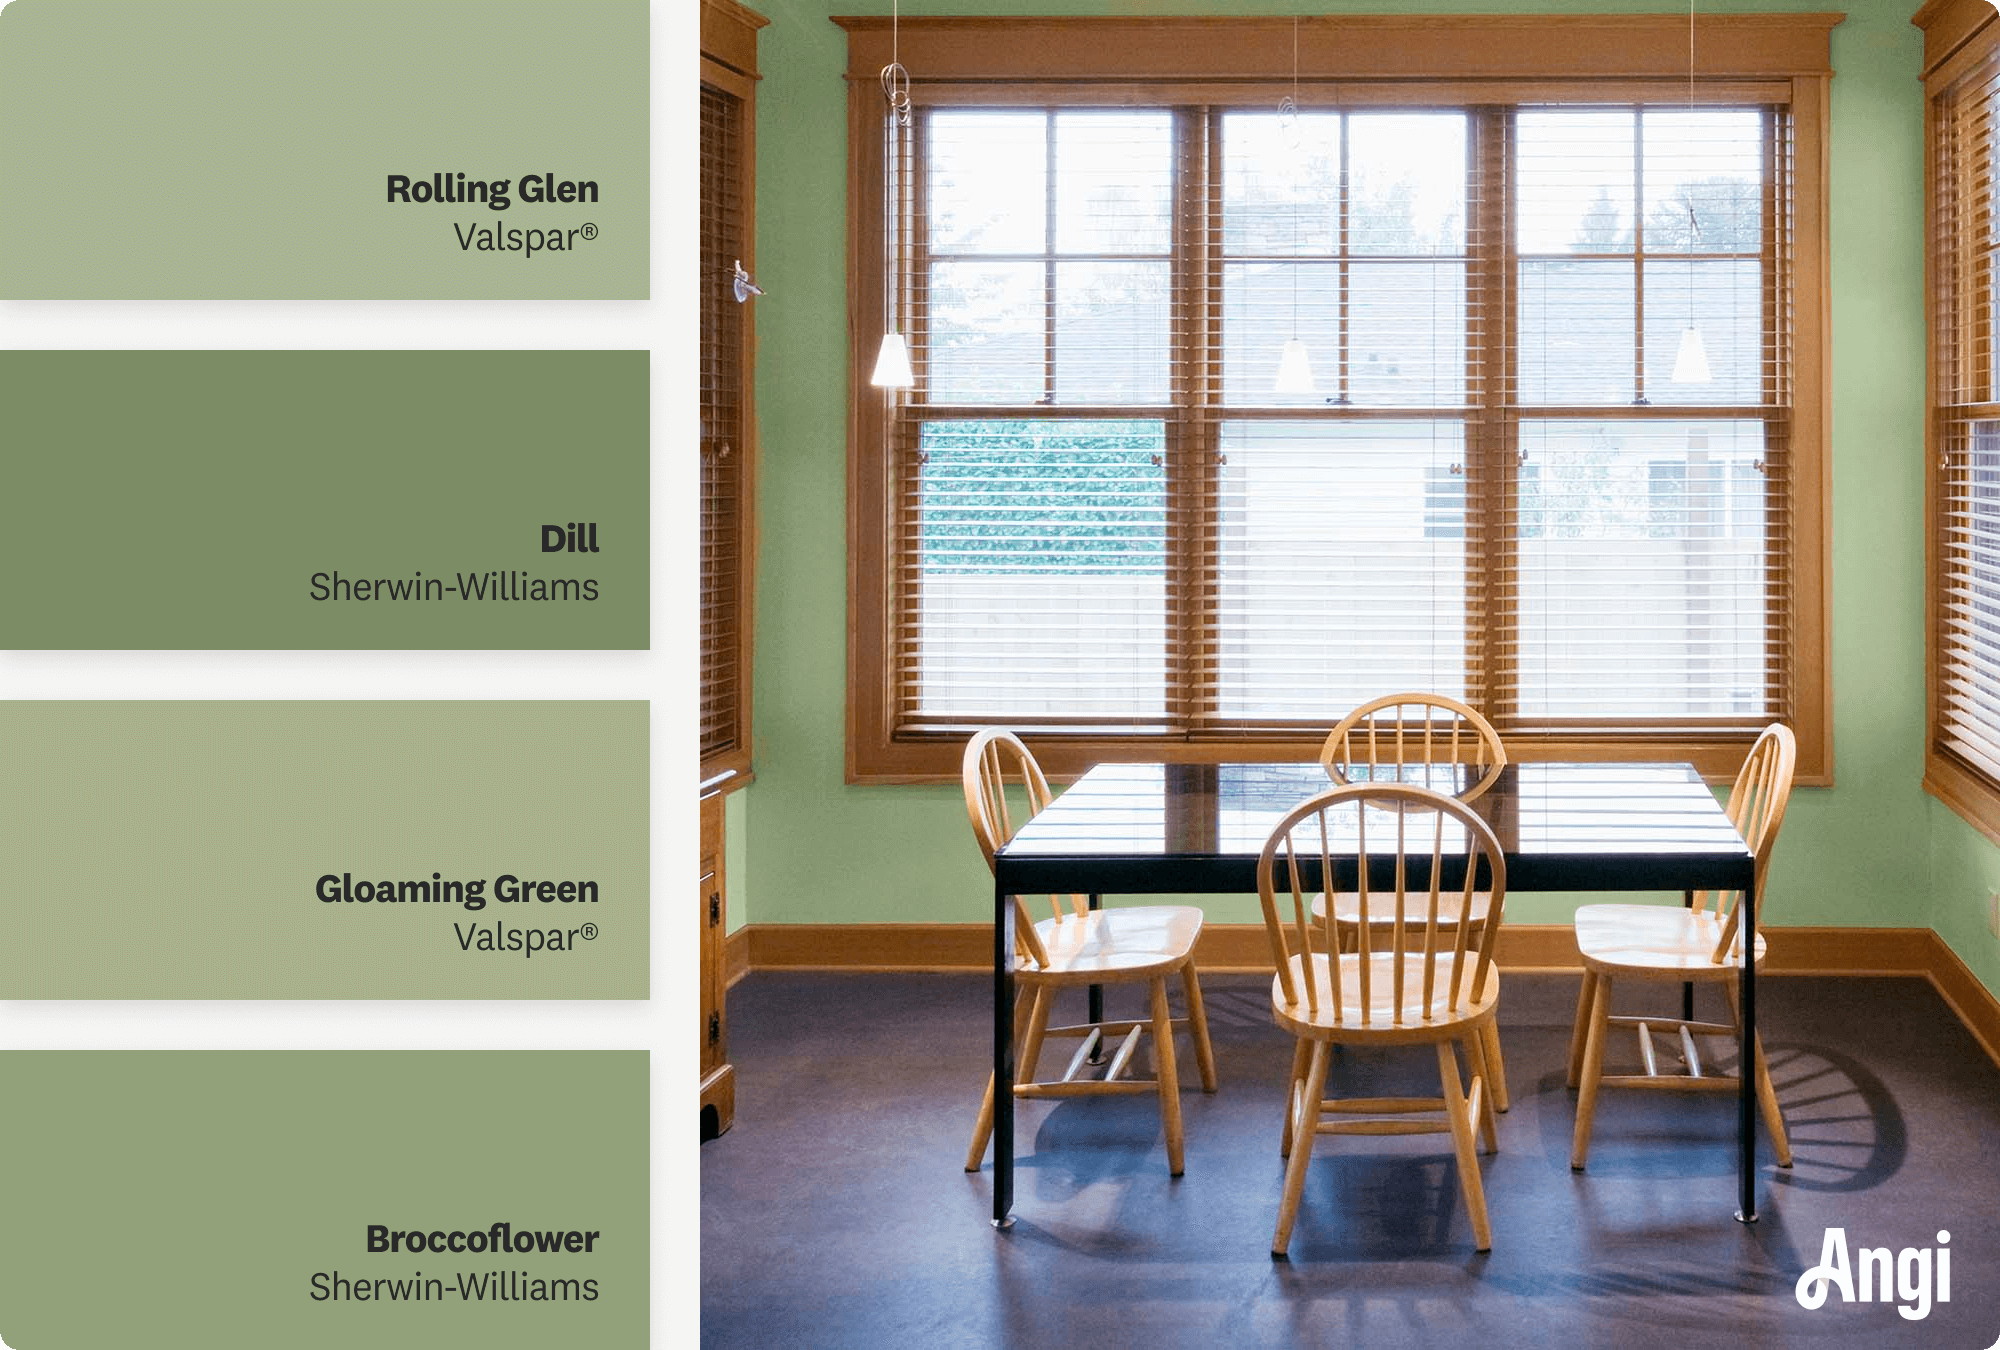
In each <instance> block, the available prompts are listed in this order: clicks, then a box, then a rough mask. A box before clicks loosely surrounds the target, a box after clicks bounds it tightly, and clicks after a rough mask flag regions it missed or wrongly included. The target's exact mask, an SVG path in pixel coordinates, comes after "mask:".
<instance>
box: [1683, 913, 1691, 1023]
mask: <svg viewBox="0 0 2000 1350" xmlns="http://www.w3.org/2000/svg"><path fill="white" fill-rule="evenodd" d="M1681 904H1682V905H1684V906H1685V907H1686V908H1688V909H1693V908H1694V892H1693V891H1682V892H1681ZM1681 1021H1683V1022H1692V1021H1694V981H1693V980H1683V981H1682V982H1681Z"/></svg>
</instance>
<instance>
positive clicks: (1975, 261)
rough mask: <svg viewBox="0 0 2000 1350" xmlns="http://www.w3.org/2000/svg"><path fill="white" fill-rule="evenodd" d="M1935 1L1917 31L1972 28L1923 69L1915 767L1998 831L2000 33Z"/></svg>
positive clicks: (1985, 17)
mask: <svg viewBox="0 0 2000 1350" xmlns="http://www.w3.org/2000/svg"><path fill="white" fill-rule="evenodd" d="M1942 9H1943V12H1942V13H1939V12H1936V7H1933V8H1932V9H1927V11H1926V14H1927V15H1929V17H1930V19H1931V21H1932V23H1933V25H1934V27H1932V28H1929V29H1927V33H1926V37H1927V39H1930V38H1933V37H1935V36H1936V33H1937V31H1938V26H1941V27H1943V28H1953V27H1957V28H1961V29H1968V28H1969V29H1970V30H1971V31H1970V37H1969V40H1966V41H1963V42H1961V43H1957V44H1955V45H1954V48H1953V53H1952V55H1951V56H1950V58H1949V59H1948V60H1946V61H1943V62H1940V63H1938V64H1937V65H1936V67H1935V68H1934V69H1933V70H1932V71H1931V72H1930V74H1929V77H1928V80H1927V93H1928V95H1929V99H1928V103H1929V107H1928V116H1927V122H1926V141H1927V151H1928V162H1929V169H1928V175H1927V177H1928V185H1929V190H1928V192H1927V199H1928V200H1927V211H1926V215H1927V217H1928V225H1929V232H1930V246H1929V248H1928V249H1927V254H1928V263H1929V285H1928V295H1927V307H1928V309H1929V312H1930V313H1929V317H1930V365H1931V388H1930V395H1929V404H1930V408H1929V413H1930V418H1929V421H1930V429H1929V438H1928V448H1929V456H1928V458H1929V464H1930V467H1929V471H1928V474H1927V477H1928V479H1929V484H1930V493H1929V507H1928V516H1929V531H1928V532H1929V554H1930V568H1929V581H1928V590H1929V604H1928V605H1927V606H1926V611H1927V624H1926V626H1927V629H1928V647H1929V668H1930V688H1929V697H1928V705H1929V709H1928V735H1927V737H1926V740H1925V774H1924V781H1925V786H1926V788H1927V789H1928V790H1929V791H1931V792H1932V793H1933V794H1935V795H1937V796H1939V797H1940V798H1941V799H1943V800H1944V801H1945V802H1946V803H1947V804H1949V805H1951V806H1952V807H1953V808H1954V809H1956V810H1958V811H1959V812H1960V814H1962V815H1964V816H1965V817H1966V819H1967V820H1969V821H1970V822H1971V823H1972V824H1973V825H1975V826H1976V827H1978V828H1980V829H1982V830H1984V831H1985V832H1986V833H1987V834H1988V835H1989V836H1992V837H1995V838H2000V402H1996V399H1995V394H1996V371H1995V354H1996V347H1997V346H2000V344H1996V341H1995V338H1996V335H1995V331H1994V316H1993V312H1992V307H1993V303H1994V299H1995V293H1994V287H1995V281H1996V262H2000V235H1996V229H2000V209H1996V208H2000V34H1996V31H1995V27H1994V25H1993V24H1992V23H1991V22H1990V20H1991V19H1992V15H1991V13H1990V12H1986V13H1980V14H1978V15H1977V16H1976V17H1975V18H1973V19H1972V20H1970V21H1966V20H1965V16H1964V15H1962V14H1954V13H1953V12H1952V9H1953V7H1951V6H1944V7H1942ZM1919 18H1920V21H1921V20H1923V19H1924V18H1925V15H1920V16H1919ZM1955 20H1956V21H1958V22H1956V23H1955V22H1954V21H1955ZM1927 46H1929V42H1928V41H1927Z"/></svg>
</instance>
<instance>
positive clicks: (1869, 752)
mask: <svg viewBox="0 0 2000 1350" xmlns="http://www.w3.org/2000/svg"><path fill="white" fill-rule="evenodd" d="M757 7H758V8H759V9H760V11H761V12H762V13H764V14H766V15H767V16H768V17H769V18H770V19H771V21H772V22H771V25H770V27H768V28H766V29H764V30H763V33H762V35H761V42H760V46H759V61H760V65H761V67H762V70H763V74H764V79H763V82H762V84H761V86H760V88H759V92H758V126H757V154H758V185H757V193H758V196H757V220H758V233H757V264H758V267H757V270H758V280H759V281H760V282H761V283H762V284H763V285H764V286H765V288H766V290H767V291H768V295H767V297H766V298H765V299H763V300H761V301H759V302H758V306H759V307H758V314H757V331H758V339H759V343H760V349H759V353H758V363H757V389H758V412H759V420H760V424H761V429H762V453H763V459H762V462H761V470H760V474H759V487H758V491H759V503H758V505H759V534H760V541H761V543H760V549H761V551H760V556H759V559H758V574H757V587H758V589H757V652H756V665H755V670H756V681H757V684H756V691H755V697H756V745H755V751H756V781H755V782H754V783H753V784H752V785H751V786H750V787H749V788H748V789H747V790H746V792H745V793H744V794H741V795H742V796H744V797H745V798H747V799H748V800H746V801H745V802H744V803H743V804H742V809H740V810H738V811H733V812H732V814H731V818H730V819H731V827H732V829H734V828H736V827H737V825H738V824H739V823H741V824H743V825H747V827H748V831H747V833H748V838H747V842H746V844H745V847H744V850H743V866H742V868H741V869H740V870H738V871H737V872H736V873H735V874H734V875H733V876H732V878H731V891H732V906H733V909H734V915H735V916H736V917H740V918H741V919H744V920H747V921H750V922H755V923H829V922H836V923H837V922H851V923H894V922H976V921H979V920H981V919H983V918H985V917H986V916H987V915H988V914H989V913H990V912H991V900H990V891H989V890H988V889H987V887H988V882H987V878H986V872H985V868H984V866H983V865H982V863H981V862H980V859H979V854H978V852H977V850H976V849H975V848H974V846H973V844H972V841H971V838H970V836H969V831H968V830H967V828H966V824H965V816H964V807H963V805H962V803H961V801H960V798H959V793H958V790H957V789H956V788H955V787H866V788H861V787H849V786H846V785H845V784H844V782H843V781H842V779H843V764H844V746H843V737H844V734H845V726H846V720H845V719H846V708H845V703H844V683H845V672H846V637H845V628H844V622H845V615H846V611H847V597H846V590H845V578H846V571H845V558H846V541H845V538H844V502H845V463H846V444H845V431H846V412H845V399H846V387H847V386H846V363H845V353H846V348H847V333H846V281H845V271H844V259H845V251H844V250H845V239H844V220H845V174H846V167H845V166H846V131H845V126H846V114H845V106H846V105H845V90H844V85H843V81H842V78H841V72H842V70H843V69H844V67H845V61H846V43H845V37H844V34H843V33H842V32H841V30H840V29H838V28H836V27H835V26H834V25H833V24H832V23H830V22H829V21H828V15H830V14H833V13H855V12H871V11H879V12H884V13H886V12H887V9H888V6H887V5H886V4H872V3H866V2H865V0H839V3H829V2H828V0H761V2H760V3H759V4H758V5H757ZM1825 7H1826V6H1824V5H1820V4H1814V3H1792V4H1770V3H1763V4H1714V3H1710V2H1709V0H1703V3H1702V5H1701V9H1702V10H1703V11H1705V12H1716V11H1722V10H1738V11H1740V10H1773V9H1782V10H1801V11H1811V10H1817V9H1821V8H1825ZM1057 9H1060V10H1062V11H1064V12H1068V13H1076V14H1113V15H1132V14H1142V13H1157V14H1190V13H1242V14H1288V13H1294V12H1296V13H1302V14H1303V13H1316V14H1318V13H1328V12H1348V11H1351V12H1356V13H1370V12H1381V11H1384V10H1388V9H1398V10H1424V11H1429V12H1438V13H1445V12H1491V11H1494V10H1498V9H1515V10H1520V11H1524V12H1532V11H1542V12H1578V13H1582V12H1592V13H1599V12H1606V11H1619V12H1659V11H1661V10H1671V6H1670V5H1663V4H1661V3H1659V0H1650V2H1641V3H1618V2H1616V0H1580V2H1577V3H1541V4H1517V5H1511V6H1510V5H1507V4H1504V3H1496V0H1473V2H1472V3H1464V4H1448V3H1447V4H1440V3H1427V4H1423V5H1389V4H1385V3H1382V2H1381V0H1374V2H1373V3H1368V2H1366V0H1364V2H1362V3H1345V4H1328V3H1325V0H1318V2H1316V3H1312V4H1310V5H1307V4H1287V3H1260V4H1256V5H1254V6H1252V5H1245V6H1237V5H1231V4H1224V3H1221V2H1220V0H1206V2H1205V3H1202V2H1196V0H1181V2H1180V3H1174V2H1173V0H1145V2H1144V3H1141V2H1139V0H1070V2H1069V3H1065V4H1063V5H1052V4H1050V3H1048V0H1028V3H1007V2H1005V0H940V2H939V3H938V4H935V5H931V6H927V7H926V8H925V9H924V11H923V12H924V14H925V16H926V17H932V16H935V15H937V14H942V13H946V12H950V13H962V14H1005V13H1046V12H1051V11H1054V10H1057ZM1914 9H1915V0H1855V3H1853V4H1850V5H1849V6H1848V11H1847V12H1848V18H1847V20H1846V22H1844V23H1843V24H1841V25H1840V26H1839V27H1838V28H1836V29H1835V30H1834V32H1833V63H1834V68H1835V71H1836V76H1835V79H1834V81H1833V85H1832V90H1833V93H1832V100H1833V125H1832V135H1831V138H1830V140H1831V156H1832V169H1831V174H1832V200H1831V217H1830V218H1831V234H1832V283H1833V311H1832V317H1833V344H1832V363H1833V417H1832V427H1833V473H1832V484H1833V491H1832V522H1833V532H1832V541H1833V542H1832V553H1833V571H1832V594H1833V616H1832V617H1833V625H1832V640H1833V685H1834V695H1835V703H1834V723H1835V753H1836V775H1837V778H1838V783H1837V785H1836V786H1835V787H1833V788H1829V789H1801V790H1800V791H1799V792H1798V793H1797V794H1796V795H1795V797H1794V800H1793V806H1792V814H1791V816H1790V817H1789V821H1788V823H1787V825H1786V827H1785V834H1784V837H1783V839H1782V840H1781V841H1780V843H1779V846H1778V856H1777V865H1776V867H1775V869H1774V876H1773V883H1772V889H1771V892H1770V896H1769V901H1768V904H1769V908H1768V909H1767V911H1766V915H1767V918H1768V919H1769V920H1770V921H1771V922H1775V923H1781V924H1843V925H1891V926H1907V925H1925V924H1931V923H1936V924H1937V926H1938V927H1939V928H1940V930H1941V931H1943V932H1944V933H1945V935H1946V936H1947V938H1949V939H1950V940H1951V941H1952V942H1953V944H1954V945H1955V946H1957V947H1958V948H1959V950H1960V951H1961V953H1962V954H1966V955H1967V958H1968V960H1969V961H1971V960H1972V953H1971V951H1970V949H1969V947H1968V945H1967V944H1968V943H1972V942H1974V941H1975V940H1976V941H1977V942H1978V943H1983V944H1984V946H1983V947H1982V948H1980V952H1981V954H1983V955H1986V956H1987V957H1988V959H1986V960H1985V961H1984V962H1983V963H1980V962H1974V968H1975V969H1976V970H1978V971H1979V972H1980V974H1981V975H1982V977H1984V978H1985V979H1986V980H1987V982H1988V983H1989V985H1992V986H1994V987H2000V956H1996V954H1995V949H1996V944H1994V943H1992V941H1991V940H1990V939H1988V938H1987V937H1986V935H1985V929H1984V922H1983V917H1982V915H1983V910H1982V909H1981V908H1979V907H1978V906H1983V903H1984V895H1985V891H1986V889H1988V888H1989V887H1991V886H1994V885H2000V852H1996V851H1995V850H1994V849H1992V848H1991V847H1990V846H1988V845H1987V844H1986V843H1985V842H1984V840H1982V839H1979V838H1978V837H1977V836H1976V835H1973V834H1972V832H1971V831H1970V830H1967V829H1964V828H1962V827H1959V825H1958V822H1957V820H1956V818H1955V817H1952V816H1950V814H1949V813H1948V812H1944V811H1942V809H1941V808H1935V807H1934V804H1932V803H1931V802H1930V801H1929V799H1928V798H1926V797H1925V796H1924V795H1923V793H1922V791H1921V788H1920V787H1919V780H1920V776H1921V771H1922V753H1921V748H1922V727H1923V712H1924V709H1923V688H1922V679H1923V669H1924V660H1923V622H1922V598H1923V539H1922V521H1923V500H1922V482H1923V475H1922V446H1923V379H1924V359H1923V339H1924V328H1923V310H1922V303H1921V295H1922V285H1921V282H1922V266H1923V245H1922V226H1923V207H1922V186H1923V161H1922V146H1923V120H1922V119H1923V99H1922V88H1921V85H1920V83H1919V70H1920V65H1921V57H1922V35H1921V34H1920V33H1919V32H1918V31H1917V29H1915V28H1914V27H1912V26H1911V25H1910V22H1909V16H1910V14H1911V13H1912V12H1913V11H1914ZM753 805H754V814H753V812H752V811H751V810H750V809H749V808H750V807H751V806H753ZM1933 855H1935V857H1934V856H1933ZM735 860H736V855H735V853H734V852H733V851H732V855H731V863H732V866H734V865H735ZM1933 872H1936V874H1937V875H1938V876H1939V877H1941V878H1947V879H1949V880H1950V892H1949V893H1950V896H1951V899H1950V903H1943V902H1940V903H1939V904H1937V905H1936V906H1935V908H1936V910H1937V912H1936V913H1935V914H1934V913H1933V908H1934V907H1933V904H1932V901H1931V895H1932V887H1930V886H1929V885H1927V884H1926V879H1927V878H1928V877H1930V876H1931V874H1932V873H1933ZM1968 878H1985V879H1984V880H1967V879H1968ZM1971 892H1976V898H1977V901H1978V905H1977V906H1975V905H1974V904H1973V899H1974V896H1973V895H1972V894H1969V893H1971ZM1937 893H1938V894H1940V895H1943V894H1944V891H1942V890H1939V891H1938V892H1937ZM1204 903H1205V905H1206V908H1207V909H1208V910H1209V913H1210V915H1211V917H1212V918H1213V919H1215V920H1216V921H1218V922H1252V921H1254V920H1255V917H1256V905H1255V901H1254V899H1252V898H1249V897H1241V898H1239V897H1227V898H1224V899H1221V900H1218V899H1217V898H1215V897H1209V898H1208V899H1207V900H1206V901H1205V902H1204ZM1577 903H1579V898H1578V897H1574V896H1524V897H1520V898H1519V899H1518V900H1517V901H1516V902H1515V904H1514V905H1512V906H1510V909H1509V916H1510V917H1511V918H1517V919H1519V920H1520V921H1522V922H1531V923H1532V922H1542V923H1548V922H1561V921H1565V920H1567V919H1568V918H1569V916H1570V913H1571V910H1572V908H1573V906H1574V905H1575V904H1577Z"/></svg>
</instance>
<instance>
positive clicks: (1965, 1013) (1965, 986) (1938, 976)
mask: <svg viewBox="0 0 2000 1350" xmlns="http://www.w3.org/2000/svg"><path fill="white" fill-rule="evenodd" d="M1923 931H1924V933H1925V934H1926V935H1927V936H1928V937H1929V938H1930V940H1931V965H1930V969H1929V970H1928V971H1926V972H1925V973H1926V974H1928V975H1929V976H1930V981H1931V987H1932V988H1934V989H1936V990H1937V991H1938V997H1939V998H1942V999H1943V1000H1944V1001H1945V1004H1946V1005H1947V1006H1948V1007H1949V1008H1950V1009H1951V1010H1952V1011H1953V1012H1955V1013H1957V1014H1958V1020H1959V1021H1961V1022H1963V1023H1965V1029H1966V1030H1967V1031H1969V1032H1971V1033H1972V1038H1973V1039H1974V1040H1976V1041H1978V1042H1979V1044H1980V1047H1981V1048H1982V1049H1984V1050H1985V1051H1986V1054H1987V1057H1988V1058H1989V1059H1991V1060H1992V1061H1993V1062H1994V1063H1995V1064H2000V1000H1996V999H1995V998H1994V996H1993V991H1992V990H1990V989H1988V988H1987V987H1986V986H1985V985H1983V984H1981V983H1980V982H1979V977H1978V976H1977V975H1974V974H1973V973H1972V971H1971V969H1970V968H1969V967H1967V966H1966V964H1965V962H1964V961H1961V960H1960V959H1959V956H1958V953H1957V952H1955V951H1953V950H1952V949H1951V944H1950V943H1948V942H1946V941H1945V940H1944V939H1943V938H1941V937H1939V936H1938V935H1937V934H1936V933H1935V932H1932V931H1931V930H1930V929H1924V930H1923Z"/></svg>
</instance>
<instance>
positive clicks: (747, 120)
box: [700, 0, 770, 792]
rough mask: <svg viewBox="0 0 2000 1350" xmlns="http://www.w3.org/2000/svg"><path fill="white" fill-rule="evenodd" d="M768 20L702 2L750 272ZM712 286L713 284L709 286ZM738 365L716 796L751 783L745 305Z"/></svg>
mask: <svg viewBox="0 0 2000 1350" xmlns="http://www.w3.org/2000/svg"><path fill="white" fill-rule="evenodd" d="M768 23H770V20H769V19H767V18H765V17H764V16H763V15H761V14H758V13H757V12H756V11H754V10H751V9H748V8H746V7H745V6H743V5H740V4H738V3H736V0H702V6H701V82H702V83H703V84H705V85H708V86H710V87H712V88H714V89H717V90H720V91H722V92H724V93H726V94H729V95H731V96H732V97H734V98H736V99H738V100H739V101H740V102H741V103H742V106H743V127H742V135H741V139H740V146H741V160H742V163H741V179H740V183H739V190H740V192H741V199H742V210H743V222H744V231H743V239H742V250H743V266H744V267H745V268H746V269H747V270H749V271H750V272H752V273H753V274H754V273H755V271H756V233H757V232H756V182H757V174H756V163H757V138H756V127H757V116H756V109H757V99H756V92H757V82H758V80H759V79H760V78H761V77H760V76H759V75H758V72H757V30H759V29H760V28H763V27H764V26H765V25H767V24H768ZM709 280H713V279H709ZM742 308H743V313H742V324H741V334H740V342H739V350H738V352H737V365H738V370H739V375H740V381H741V390H742V399H741V422H740V425H739V426H737V427H736V428H735V433H736V434H735V435H734V436H733V437H732V438H731V439H732V440H733V441H734V443H735V445H736V446H737V448H738V450H737V452H738V454H739V455H740V456H741V459H740V468H739V469H738V475H739V476H738V478H737V504H736V514H737V519H736V522H735V527H736V536H737V551H738V567H737V585H736V592H735V595H734V598H733V601H732V603H733V605H734V608H735V614H736V652H735V677H734V678H735V685H736V687H735V691H734V693H735V705H736V718H735V721H736V726H735V732H734V734H733V736H732V738H731V743H730V745H729V746H728V747H727V748H726V749H723V750H721V751H718V752H716V753H713V754H709V755H704V756H703V757H702V760H701V766H700V777H701V779H702V780H703V781H704V782H706V781H709V780H713V779H718V778H722V779H725V782H724V784H723V786H722V791H725V792H733V791H736V790H738V789H740V788H742V787H744V786H745V785H747V784H748V783H749V782H750V780H751V772H750V760H751V688H752V685H753V683H754V681H753V679H752V666H751V659H752V655H753V653H754V650H755V647H756V643H755V640H754V638H755V628H756V625H755V615H756V605H755V600H756V558H757V529H756V521H757V512H756V500H757V460H758V455H757V413H756V407H757V400H756V357H757V337H756V318H755V313H754V310H755V306H754V304H752V305H744V306H743V307H742Z"/></svg>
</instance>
